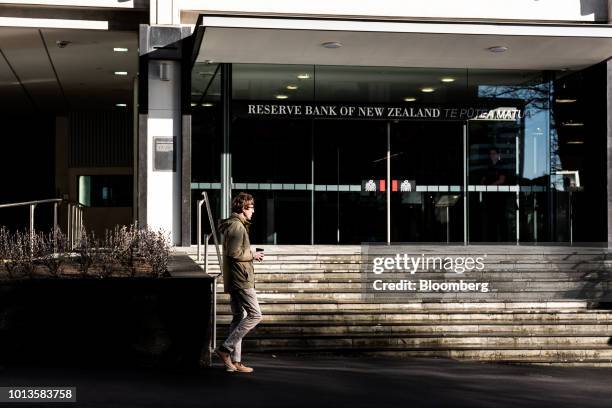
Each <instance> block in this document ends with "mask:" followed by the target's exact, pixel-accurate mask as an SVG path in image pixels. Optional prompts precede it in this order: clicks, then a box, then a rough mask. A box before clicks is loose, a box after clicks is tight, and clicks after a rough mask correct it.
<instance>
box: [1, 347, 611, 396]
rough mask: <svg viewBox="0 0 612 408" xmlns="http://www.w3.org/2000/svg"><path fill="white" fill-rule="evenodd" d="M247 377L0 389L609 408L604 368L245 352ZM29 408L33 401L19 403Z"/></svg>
mask: <svg viewBox="0 0 612 408" xmlns="http://www.w3.org/2000/svg"><path fill="white" fill-rule="evenodd" d="M248 357H250V358H249V359H248V360H246V361H245V362H247V363H249V364H251V365H253V366H254V367H255V368H256V371H255V373H253V374H235V373H226V372H224V371H223V370H222V369H221V366H220V365H218V364H217V365H215V366H214V367H213V368H210V369H202V370H199V371H191V372H178V371H176V372H170V371H154V370H123V369H122V370H113V369H108V368H106V369H97V370H91V369H90V370H82V369H81V370H76V369H66V368H63V369H58V368H48V367H47V368H38V369H35V370H34V369H31V368H30V369H26V368H23V367H5V368H3V369H1V370H0V386H10V385H21V386H24V385H39V386H41V385H65V386H68V385H72V386H76V387H77V399H78V402H77V403H76V404H66V405H64V404H53V405H54V407H60V406H63V405H64V406H66V407H75V406H78V407H91V408H98V407H130V408H134V407H173V408H174V407H177V408H178V407H239V406H248V407H266V408H271V407H283V408H287V407H308V408H321V407H351V408H359V407H364V408H365V407H368V408H372V407H377V408H378V407H411V408H412V407H470V408H475V407H487V408H499V407H534V408H535V407H538V408H541V407H559V408H560V407H572V408H574V407H581V408H589V407H609V406H610V401H611V400H612V389H611V388H610V383H611V381H612V368H571V367H570V368H563V367H534V366H509V365H499V364H485V363H475V362H456V361H452V360H446V359H381V358H372V357H325V356H308V357H295V356H278V358H273V357H272V356H269V355H258V356H248ZM28 406H37V405H28ZM38 406H41V407H43V406H44V407H46V406H48V404H46V405H42V404H41V405H38Z"/></svg>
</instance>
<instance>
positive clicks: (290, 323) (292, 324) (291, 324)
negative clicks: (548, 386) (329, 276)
mask: <svg viewBox="0 0 612 408" xmlns="http://www.w3.org/2000/svg"><path fill="white" fill-rule="evenodd" d="M330 323H333V325H331V324H330ZM340 323H346V324H340ZM221 324H223V325H225V324H229V323H221ZM603 324H605V325H612V320H610V322H609V323H603ZM603 324H602V321H601V320H599V321H597V320H587V321H580V320H579V321H575V320H573V321H558V320H556V321H555V320H547V321H543V322H542V321H537V320H523V321H516V320H512V322H499V321H488V320H477V321H474V320H443V321H440V320H436V321H435V322H423V321H418V322H401V321H400V322H397V321H391V322H389V321H385V322H380V323H372V322H367V321H355V322H346V321H345V322H321V321H302V320H285V321H282V322H278V321H275V322H266V321H265V316H264V321H262V322H261V323H259V324H258V325H257V328H279V329H280V328H285V327H287V328H300V327H309V328H314V327H321V328H335V327H370V328H371V327H386V326H389V327H398V326H402V327H437V326H445V327H446V326H499V327H507V326H552V327H558V326H572V327H574V326H598V325H603ZM610 336H611V337H612V333H610Z"/></svg>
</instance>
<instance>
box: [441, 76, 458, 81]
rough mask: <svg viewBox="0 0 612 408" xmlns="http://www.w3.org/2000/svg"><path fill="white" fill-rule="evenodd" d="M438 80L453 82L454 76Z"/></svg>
mask: <svg viewBox="0 0 612 408" xmlns="http://www.w3.org/2000/svg"><path fill="white" fill-rule="evenodd" d="M440 81H442V82H455V78H450V77H447V78H442V79H440Z"/></svg>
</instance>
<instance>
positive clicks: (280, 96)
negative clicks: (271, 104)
mask: <svg viewBox="0 0 612 408" xmlns="http://www.w3.org/2000/svg"><path fill="white" fill-rule="evenodd" d="M275 98H276V99H287V98H289V97H288V96H287V95H276V96H275Z"/></svg>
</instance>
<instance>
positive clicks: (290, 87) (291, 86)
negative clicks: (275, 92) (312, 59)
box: [287, 85, 298, 91]
mask: <svg viewBox="0 0 612 408" xmlns="http://www.w3.org/2000/svg"><path fill="white" fill-rule="evenodd" d="M287 89H288V90H290V91H295V90H296V89H298V87H297V85H287Z"/></svg>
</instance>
